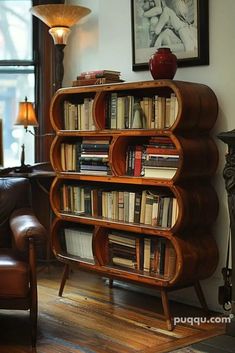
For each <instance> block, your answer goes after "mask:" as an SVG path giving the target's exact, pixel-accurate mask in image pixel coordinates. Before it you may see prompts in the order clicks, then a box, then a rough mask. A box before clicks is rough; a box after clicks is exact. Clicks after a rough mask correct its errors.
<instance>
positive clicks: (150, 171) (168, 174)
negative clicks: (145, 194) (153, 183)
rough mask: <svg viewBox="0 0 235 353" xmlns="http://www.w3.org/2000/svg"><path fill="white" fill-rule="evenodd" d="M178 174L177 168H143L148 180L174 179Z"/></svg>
mask: <svg viewBox="0 0 235 353" xmlns="http://www.w3.org/2000/svg"><path fill="white" fill-rule="evenodd" d="M176 172H177V168H170V167H150V166H143V173H144V177H146V178H160V179H172V178H173V177H174V176H175V174H176Z"/></svg>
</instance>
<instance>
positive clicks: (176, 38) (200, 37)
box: [131, 0, 209, 71]
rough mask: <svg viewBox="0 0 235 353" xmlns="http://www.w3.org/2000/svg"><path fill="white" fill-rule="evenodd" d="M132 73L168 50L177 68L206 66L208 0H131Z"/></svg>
mask: <svg viewBox="0 0 235 353" xmlns="http://www.w3.org/2000/svg"><path fill="white" fill-rule="evenodd" d="M131 26H132V57H133V67H132V69H133V71H140V70H148V61H149V58H150V56H151V55H152V54H153V53H155V51H156V50H157V49H158V48H160V47H168V48H170V49H171V51H172V52H173V53H174V54H175V55H176V56H177V64H178V67H186V66H196V65H208V64H209V29H208V28H209V26H208V0H131Z"/></svg>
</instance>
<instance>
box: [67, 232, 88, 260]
mask: <svg viewBox="0 0 235 353" xmlns="http://www.w3.org/2000/svg"><path fill="white" fill-rule="evenodd" d="M92 237H93V233H92V231H90V230H86V229H83V228H64V242H63V241H62V243H65V249H64V250H65V252H66V253H67V254H69V255H72V256H76V257H78V258H80V259H83V261H84V260H85V261H88V262H90V263H94V256H93V251H92Z"/></svg>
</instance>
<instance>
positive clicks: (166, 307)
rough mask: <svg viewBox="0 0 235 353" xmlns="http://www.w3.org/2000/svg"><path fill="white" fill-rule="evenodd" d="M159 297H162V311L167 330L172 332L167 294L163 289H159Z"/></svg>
mask: <svg viewBox="0 0 235 353" xmlns="http://www.w3.org/2000/svg"><path fill="white" fill-rule="evenodd" d="M161 297H162V306H163V311H164V315H165V318H166V324H167V329H168V330H169V331H172V330H173V328H174V326H173V323H172V319H171V313H170V307H169V300H168V294H167V291H166V290H165V289H161Z"/></svg>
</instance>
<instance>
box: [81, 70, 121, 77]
mask: <svg viewBox="0 0 235 353" xmlns="http://www.w3.org/2000/svg"><path fill="white" fill-rule="evenodd" d="M120 74H121V72H120V71H117V70H106V69H103V70H90V71H82V72H81V73H80V75H79V76H78V77H86V76H93V77H100V76H104V75H115V76H119V75H120Z"/></svg>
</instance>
